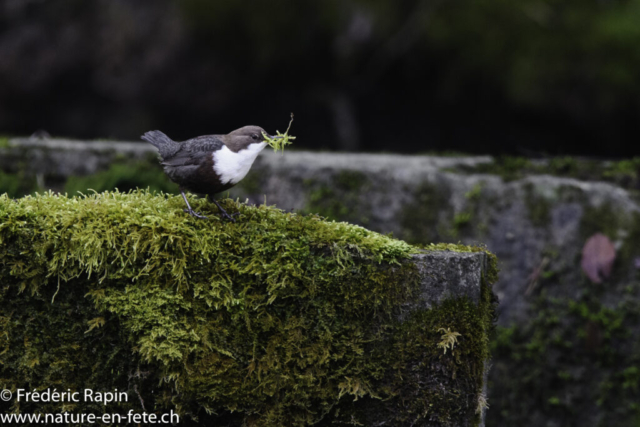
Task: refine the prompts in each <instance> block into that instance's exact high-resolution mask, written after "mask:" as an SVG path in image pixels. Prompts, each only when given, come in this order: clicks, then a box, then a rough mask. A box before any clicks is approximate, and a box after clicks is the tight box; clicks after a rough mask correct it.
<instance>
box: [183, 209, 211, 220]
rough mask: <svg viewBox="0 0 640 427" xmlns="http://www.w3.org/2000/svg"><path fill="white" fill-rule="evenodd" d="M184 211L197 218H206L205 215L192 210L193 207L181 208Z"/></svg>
mask: <svg viewBox="0 0 640 427" xmlns="http://www.w3.org/2000/svg"><path fill="white" fill-rule="evenodd" d="M183 210H184V211H185V212H186V213H188V214H189V215H191V216H193V217H195V218H199V219H207V217H206V216H204V215H202V214H200V213H198V212H196V211H194V210H193V209H183Z"/></svg>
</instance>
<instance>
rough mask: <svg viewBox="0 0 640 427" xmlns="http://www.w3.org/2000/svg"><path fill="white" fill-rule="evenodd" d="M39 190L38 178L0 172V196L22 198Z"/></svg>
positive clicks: (24, 174) (23, 174)
mask: <svg viewBox="0 0 640 427" xmlns="http://www.w3.org/2000/svg"><path fill="white" fill-rule="evenodd" d="M37 190H38V183H37V180H36V177H35V176H33V175H27V174H26V173H22V172H21V173H5V172H2V171H0V195H2V194H7V195H8V196H9V197H13V198H15V197H22V196H24V195H27V194H32V193H34V192H35V191H37Z"/></svg>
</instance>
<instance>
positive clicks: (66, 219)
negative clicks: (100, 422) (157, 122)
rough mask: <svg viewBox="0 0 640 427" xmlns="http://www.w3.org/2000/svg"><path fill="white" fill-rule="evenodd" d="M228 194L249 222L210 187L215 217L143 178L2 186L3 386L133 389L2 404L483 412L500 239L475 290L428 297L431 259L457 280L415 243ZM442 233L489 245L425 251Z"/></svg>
mask: <svg viewBox="0 0 640 427" xmlns="http://www.w3.org/2000/svg"><path fill="white" fill-rule="evenodd" d="M223 203H224V206H225V208H226V209H227V210H230V211H232V212H234V211H237V212H239V215H238V217H237V222H236V223H230V222H223V221H221V220H219V218H218V216H217V215H216V208H215V206H214V205H213V204H210V203H208V202H206V201H205V200H202V199H195V198H194V199H193V200H192V204H193V205H194V208H195V209H197V210H199V211H202V212H204V213H205V214H206V215H207V216H209V217H210V218H211V219H210V220H206V221H203V220H197V219H194V218H192V217H190V216H188V215H186V214H185V213H184V212H183V211H182V209H183V201H182V200H181V198H180V197H177V196H167V195H154V194H151V193H146V192H133V193H129V194H123V193H119V192H115V193H110V192H107V193H101V194H93V195H89V196H87V197H72V198H69V197H65V196H58V195H54V194H52V193H47V194H42V195H36V196H27V197H24V198H21V199H10V198H9V197H7V196H6V195H4V196H0V331H1V333H0V386H2V388H6V389H9V390H11V391H13V392H14V393H15V392H16V390H17V389H19V388H21V389H26V390H33V389H36V390H39V391H44V390H46V389H54V388H55V389H57V390H58V391H61V390H64V391H66V390H71V391H77V390H83V389H92V390H94V391H96V392H98V391H99V392H111V391H114V390H116V389H117V390H119V391H124V392H126V393H127V396H128V399H127V401H126V402H120V403H113V404H110V405H108V406H105V405H103V404H99V403H92V402H77V403H69V402H63V403H46V404H43V403H33V402H20V403H19V402H17V401H16V400H15V399H14V400H12V401H10V402H9V404H8V405H5V407H4V408H3V409H4V410H5V411H7V412H11V413H56V412H61V411H71V412H76V413H86V412H93V413H103V412H111V413H113V412H116V413H126V412H127V411H128V410H131V409H132V410H134V411H136V412H143V411H144V412H147V413H164V412H167V411H168V410H170V409H172V410H175V411H177V412H178V413H179V414H180V415H181V416H182V417H183V422H184V424H183V425H212V424H215V425H232V426H233V425H237V426H240V425H251V426H276V425H277V426H281V425H300V426H302V425H311V424H316V425H334V424H335V423H338V424H355V425H374V424H375V423H379V422H385V423H387V424H388V425H398V426H400V425H428V426H474V425H478V424H479V423H480V422H481V414H482V412H483V409H484V408H485V403H486V400H485V395H484V394H483V387H484V377H485V369H486V367H485V362H486V361H487V359H488V356H489V353H488V348H489V347H488V343H489V338H488V336H489V333H490V331H491V329H492V325H493V320H494V316H493V313H494V304H495V302H494V299H493V297H492V292H491V282H492V281H494V280H495V278H496V276H495V275H496V265H495V258H494V257H493V256H490V255H487V256H483V257H482V259H483V260H485V261H482V262H480V264H477V263H478V262H479V261H478V259H479V258H478V259H476V258H473V259H471V258H469V257H467V258H465V259H469V260H470V261H469V262H474V263H476V264H474V265H481V264H482V265H483V267H481V268H480V267H478V268H477V269H475V271H473V272H471V271H470V274H471V273H473V275H475V276H474V277H477V281H476V283H477V289H476V290H475V291H473V295H472V296H471V297H469V296H466V294H465V292H467V291H466V290H465V291H464V292H462V293H460V294H456V293H455V292H454V293H442V292H439V294H438V295H439V296H438V298H437V299H431V300H429V298H427V299H426V300H425V301H427V303H425V304H422V305H416V304H415V302H416V301H420V300H424V299H425V296H424V295H423V294H422V293H421V292H422V291H421V287H423V286H427V285H426V283H427V282H425V281H424V280H422V277H423V276H424V277H426V276H428V277H429V278H430V279H429V280H433V278H434V277H438V274H441V275H442V277H443V280H447V279H446V278H447V277H450V278H449V279H448V280H451V281H455V282H460V280H458V279H456V278H455V277H457V276H455V274H454V276H448V275H447V274H444V273H442V272H440V273H438V272H439V271H440V269H441V267H442V269H444V264H443V265H442V266H439V264H438V263H437V262H435V261H433V258H430V259H431V261H429V260H427V261H425V259H426V258H424V256H423V255H420V256H419V255H417V254H418V253H419V252H421V251H422V250H420V249H419V248H417V247H414V246H411V245H409V244H407V243H405V242H402V241H399V240H394V239H392V238H390V237H388V236H383V235H379V234H376V233H374V232H371V231H368V230H366V229H364V228H361V227H359V226H354V225H349V224H346V223H337V222H327V221H325V220H323V219H322V218H320V217H318V216H316V215H301V214H297V213H285V212H282V211H280V210H278V209H275V208H273V207H268V206H265V205H262V206H257V207H254V206H247V205H244V204H239V203H234V202H232V201H231V200H228V199H227V200H225V201H224V202H223ZM442 250H447V251H448V252H443V253H449V254H454V255H455V251H458V252H459V251H463V252H468V253H469V254H470V255H471V254H473V253H475V252H477V251H481V249H478V248H470V247H464V246H450V247H442V246H438V247H429V248H427V251H428V252H427V253H434V254H435V253H438V252H437V251H442ZM452 250H453V251H454V252H451V251H452ZM416 256H419V257H421V258H420V259H422V261H420V262H421V264H417V262H418V261H417V260H416V259H414V258H415V257H416ZM447 259H449V260H451V259H452V257H451V256H449V257H448V258H447ZM487 263H488V264H487ZM485 264H486V265H485ZM468 265H471V264H468ZM453 267H455V266H453ZM453 267H452V268H453ZM453 269H454V270H455V271H460V270H459V268H457V267H456V268H453ZM467 282H469V281H467ZM436 283H441V284H442V283H444V282H442V281H437V282H436ZM469 283H471V282H469ZM428 286H430V285H428ZM469 295H471V294H469Z"/></svg>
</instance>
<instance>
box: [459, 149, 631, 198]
mask: <svg viewBox="0 0 640 427" xmlns="http://www.w3.org/2000/svg"><path fill="white" fill-rule="evenodd" d="M455 172H464V173H488V174H493V175H498V176H501V177H502V178H503V179H504V180H505V181H513V180H516V179H521V178H523V177H525V176H528V175H542V174H545V175H553V176H559V177H568V178H576V179H579V180H582V181H607V182H612V183H615V184H616V185H619V186H621V187H623V188H625V189H628V190H634V191H635V190H638V189H639V188H640V157H636V158H633V159H627V160H621V161H597V160H590V159H579V158H575V157H569V156H566V157H552V158H549V159H545V160H537V161H534V160H530V159H527V158H524V157H509V156H501V157H498V158H496V159H495V160H494V161H493V162H491V163H483V164H479V165H476V166H473V167H466V166H464V167H462V166H459V167H457V168H456V169H455Z"/></svg>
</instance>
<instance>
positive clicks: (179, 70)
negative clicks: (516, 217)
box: [0, 0, 640, 158]
mask: <svg viewBox="0 0 640 427" xmlns="http://www.w3.org/2000/svg"><path fill="white" fill-rule="evenodd" d="M639 23H640V0H564V1H557V0H521V1H511V0H492V1H478V0H475V1H473V0H455V1H452V0H448V1H446V0H412V1H398V0H367V1H365V0H323V1H318V0H270V1H248V0H245V1H239V0H216V1H210V0H181V1H171V0H135V1H133V0H95V1H84V0H55V1H44V0H0V133H2V134H5V135H30V134H32V133H34V132H36V131H39V130H44V131H46V132H48V133H49V134H51V135H53V136H65V137H73V138H117V139H127V140H136V139H138V137H139V135H140V134H141V133H143V132H144V131H146V130H149V129H153V128H159V129H162V130H163V131H165V132H167V133H168V134H169V135H170V136H172V137H173V138H174V139H186V138H189V137H193V136H196V135H200V134H207V133H226V132H228V131H230V130H232V129H235V128H237V127H239V126H242V125H245V124H257V125H261V126H263V127H265V128H266V129H267V130H268V131H271V132H274V131H275V130H276V129H277V130H280V131H284V130H285V128H286V126H287V123H288V120H289V113H290V112H294V113H295V114H296V121H295V122H294V126H293V128H292V131H291V132H292V133H293V134H294V135H296V136H298V139H297V141H296V146H297V147H298V148H307V149H331V150H349V151H398V152H408V153H420V152H428V151H461V152H468V153H493V154H524V155H544V154H550V155H558V154H563V155H566V154H570V155H588V156H604V157H614V158H615V157H623V156H630V155H633V154H635V153H637V149H636V148H635V147H636V146H637V135H638V131H639V125H638V123H639V120H638V119H639V118H640V84H639V79H638V76H639V72H640V24H639Z"/></svg>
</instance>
